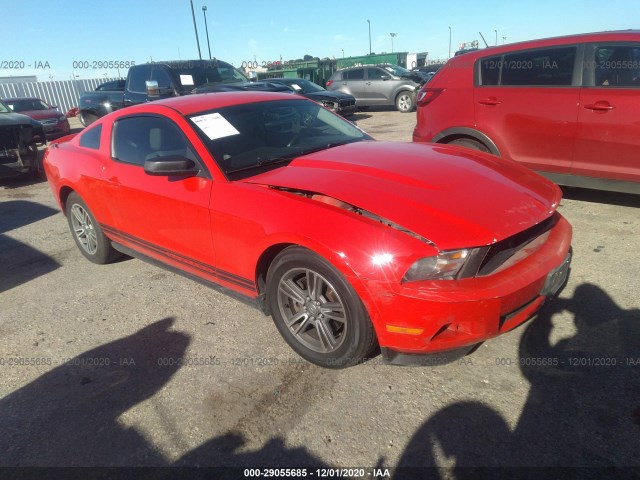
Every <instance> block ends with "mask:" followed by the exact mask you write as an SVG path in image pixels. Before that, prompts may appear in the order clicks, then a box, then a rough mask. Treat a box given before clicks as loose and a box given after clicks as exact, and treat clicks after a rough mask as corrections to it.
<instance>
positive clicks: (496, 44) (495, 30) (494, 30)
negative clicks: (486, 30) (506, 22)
mask: <svg viewBox="0 0 640 480" xmlns="http://www.w3.org/2000/svg"><path fill="white" fill-rule="evenodd" d="M494 32H496V47H497V46H498V30H494Z"/></svg>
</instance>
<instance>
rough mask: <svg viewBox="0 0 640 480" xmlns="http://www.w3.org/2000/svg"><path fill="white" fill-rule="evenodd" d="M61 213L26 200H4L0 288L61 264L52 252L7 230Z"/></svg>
mask: <svg viewBox="0 0 640 480" xmlns="http://www.w3.org/2000/svg"><path fill="white" fill-rule="evenodd" d="M56 213H58V212H57V211H56V210H54V209H53V208H49V207H47V206H44V205H40V204H38V203H35V202H30V201H26V200H10V201H7V202H2V203H0V219H2V222H0V265H2V273H1V274H0V292H4V291H6V290H9V289H11V288H14V287H16V286H18V285H21V284H23V283H26V282H28V281H30V280H33V279H35V278H37V277H39V276H41V275H45V274H47V273H49V272H52V271H53V270H55V269H57V268H58V267H59V266H60V264H59V263H58V262H57V261H56V260H54V259H53V258H52V257H50V256H49V255H47V254H45V253H42V252H40V251H39V250H36V249H35V248H33V247H31V246H29V245H27V244H25V243H23V242H20V241H18V240H15V239H13V238H11V237H9V236H7V235H3V233H6V232H9V231H11V230H15V229H16V228H20V227H23V226H25V225H29V224H31V223H35V222H38V221H40V220H43V219H45V218H48V217H50V216H52V215H55V214H56Z"/></svg>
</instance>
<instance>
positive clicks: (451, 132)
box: [431, 127, 502, 157]
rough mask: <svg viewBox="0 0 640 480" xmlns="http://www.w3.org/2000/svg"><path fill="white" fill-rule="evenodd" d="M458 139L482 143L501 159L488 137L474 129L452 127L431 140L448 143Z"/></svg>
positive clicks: (496, 148)
mask: <svg viewBox="0 0 640 480" xmlns="http://www.w3.org/2000/svg"><path fill="white" fill-rule="evenodd" d="M460 138H469V139H471V140H476V141H478V142H480V143H482V144H483V145H484V146H485V147H487V148H488V149H489V152H491V153H492V154H493V155H496V156H498V157H501V156H502V155H501V154H500V150H499V149H498V147H497V145H496V144H495V142H494V141H493V140H491V138H489V136H488V135H486V134H485V133H483V132H481V131H480V130H476V129H475V128H469V127H453V128H447V129H446V130H443V131H442V132H440V133H438V134H437V135H436V136H435V137H433V138H432V139H431V141H432V142H434V143H449V142H452V141H453V140H458V139H460Z"/></svg>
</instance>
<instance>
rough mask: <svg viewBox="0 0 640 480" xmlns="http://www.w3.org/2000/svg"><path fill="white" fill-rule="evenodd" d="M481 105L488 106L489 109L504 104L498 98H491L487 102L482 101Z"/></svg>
mask: <svg viewBox="0 0 640 480" xmlns="http://www.w3.org/2000/svg"><path fill="white" fill-rule="evenodd" d="M479 103H480V105H486V106H488V107H493V106H495V105H500V104H501V103H502V102H501V101H500V100H498V99H497V98H496V97H489V98H487V99H486V100H480V102H479Z"/></svg>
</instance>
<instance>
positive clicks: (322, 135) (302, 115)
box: [189, 99, 372, 180]
mask: <svg viewBox="0 0 640 480" xmlns="http://www.w3.org/2000/svg"><path fill="white" fill-rule="evenodd" d="M189 119H190V121H191V122H192V123H193V125H194V127H195V130H196V131H197V132H198V134H199V135H200V137H201V138H202V139H203V140H204V142H205V144H206V145H207V148H208V149H209V151H210V152H211V155H212V156H213V158H214V159H215V160H216V162H217V164H218V166H219V167H220V169H221V170H222V171H223V172H224V173H225V174H226V175H227V176H228V177H229V178H231V179H234V180H235V179H239V178H244V177H248V176H251V175H257V174H258V173H261V172H263V171H265V170H267V169H271V168H275V167H277V166H282V165H285V164H287V163H288V162H290V161H291V160H293V159H294V158H296V157H299V156H301V155H306V154H308V153H312V152H317V151H320V150H325V149H328V148H333V147H336V146H338V145H344V144H347V143H351V142H358V141H361V140H371V139H372V138H371V137H369V136H368V135H367V134H366V133H364V132H363V131H362V130H360V129H359V128H358V127H356V126H355V125H353V124H352V123H350V122H348V121H346V120H344V119H343V118H342V117H339V116H337V115H334V114H333V113H331V112H329V111H328V110H325V109H324V108H322V107H321V106H320V105H318V104H317V103H315V102H311V101H309V100H302V99H300V100H278V101H271V102H260V103H250V104H244V105H236V106H232V107H226V108H220V109H217V110H211V111H208V112H201V113H197V114H195V115H191V116H190V117H189Z"/></svg>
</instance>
